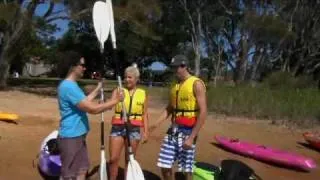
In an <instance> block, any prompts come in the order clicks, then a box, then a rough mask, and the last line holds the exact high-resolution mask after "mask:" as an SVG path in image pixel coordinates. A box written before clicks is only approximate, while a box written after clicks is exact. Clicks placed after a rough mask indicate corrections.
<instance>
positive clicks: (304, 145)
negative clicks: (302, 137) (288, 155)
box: [297, 142, 320, 152]
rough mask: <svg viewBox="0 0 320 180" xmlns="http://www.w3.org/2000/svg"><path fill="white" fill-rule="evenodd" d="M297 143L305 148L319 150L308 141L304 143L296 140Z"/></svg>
mask: <svg viewBox="0 0 320 180" xmlns="http://www.w3.org/2000/svg"><path fill="white" fill-rule="evenodd" d="M297 144H299V145H301V146H303V147H305V148H307V149H311V150H313V151H316V152H320V150H319V149H317V148H315V147H313V146H311V145H310V144H308V143H305V142H297Z"/></svg>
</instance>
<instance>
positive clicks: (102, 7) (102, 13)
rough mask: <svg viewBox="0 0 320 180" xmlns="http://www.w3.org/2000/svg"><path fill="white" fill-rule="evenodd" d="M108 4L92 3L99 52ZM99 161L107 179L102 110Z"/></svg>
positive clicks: (105, 36)
mask: <svg viewBox="0 0 320 180" xmlns="http://www.w3.org/2000/svg"><path fill="white" fill-rule="evenodd" d="M107 10H108V5H107V2H101V1H97V2H95V3H94V6H93V10H92V17H93V26H94V30H95V33H96V36H97V38H98V40H99V43H100V52H101V54H102V53H103V51H104V43H105V41H106V40H107V39H108V36H109V32H110V19H109V13H108V12H107ZM103 67H104V65H102V70H101V72H102V73H101V77H103V76H104V69H103ZM102 83H103V78H101V91H100V92H101V98H100V101H101V102H103V101H104V90H103V86H102ZM100 131H101V147H100V151H101V157H100V158H101V161H100V179H101V180H107V179H108V176H107V167H106V158H105V147H104V116H103V112H102V113H101V130H100Z"/></svg>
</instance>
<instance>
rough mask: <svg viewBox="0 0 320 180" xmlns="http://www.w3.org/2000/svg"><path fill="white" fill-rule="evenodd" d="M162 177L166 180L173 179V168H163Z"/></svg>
mask: <svg viewBox="0 0 320 180" xmlns="http://www.w3.org/2000/svg"><path fill="white" fill-rule="evenodd" d="M161 174H162V178H163V179H164V180H173V179H174V178H173V173H172V168H161Z"/></svg>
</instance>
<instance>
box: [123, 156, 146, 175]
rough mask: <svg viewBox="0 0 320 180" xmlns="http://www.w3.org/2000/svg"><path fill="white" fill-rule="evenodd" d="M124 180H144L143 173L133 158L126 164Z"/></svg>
mask: <svg viewBox="0 0 320 180" xmlns="http://www.w3.org/2000/svg"><path fill="white" fill-rule="evenodd" d="M130 156H133V155H130ZM126 180H144V175H143V171H142V169H141V167H140V165H139V163H138V162H137V161H136V160H135V159H134V158H133V157H131V158H130V160H129V163H128V168H127V179H126Z"/></svg>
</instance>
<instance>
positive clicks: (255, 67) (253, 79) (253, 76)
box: [250, 48, 264, 85]
mask: <svg viewBox="0 0 320 180" xmlns="http://www.w3.org/2000/svg"><path fill="white" fill-rule="evenodd" d="M263 51H264V49H263V48H260V50H259V56H258V57H257V59H256V60H255V59H254V64H253V68H252V72H251V77H250V80H251V85H254V84H255V82H256V81H257V74H258V68H259V65H260V63H261V61H262V57H263Z"/></svg>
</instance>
